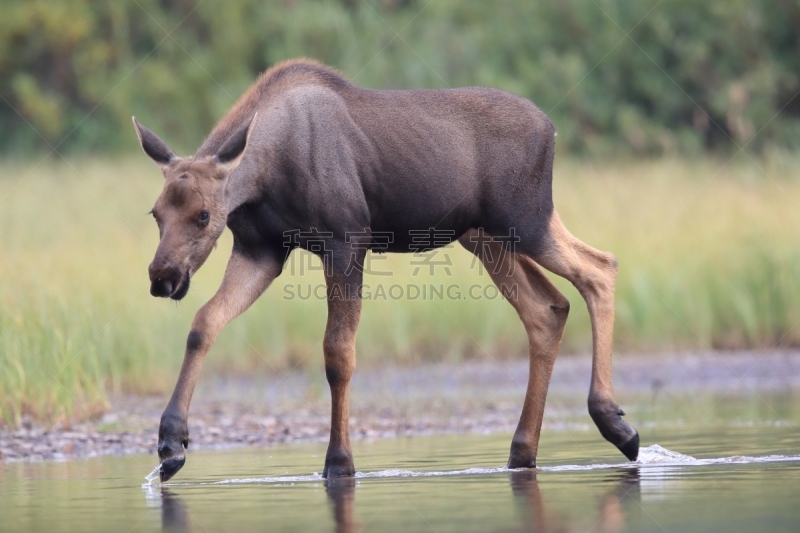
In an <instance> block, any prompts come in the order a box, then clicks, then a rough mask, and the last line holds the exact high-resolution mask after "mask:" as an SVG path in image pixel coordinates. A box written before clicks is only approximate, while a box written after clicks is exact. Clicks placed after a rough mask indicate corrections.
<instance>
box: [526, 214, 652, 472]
mask: <svg viewBox="0 0 800 533" xmlns="http://www.w3.org/2000/svg"><path fill="white" fill-rule="evenodd" d="M543 243H544V245H543V246H542V248H541V250H539V251H538V252H537V254H536V255H535V256H534V259H535V260H536V262H537V263H539V264H540V265H542V266H543V267H544V268H546V269H548V270H550V271H551V272H553V273H555V274H558V275H559V276H562V277H564V278H566V279H568V280H569V281H570V282H572V284H573V285H574V286H575V288H577V289H578V292H580V294H581V296H582V297H583V299H584V300H586V305H587V307H588V309H589V317H590V318H591V321H592V382H591V387H590V389H589V398H588V404H589V414H590V415H591V417H592V420H593V421H594V423H595V425H596V426H597V428H598V429H599V430H600V434H601V435H603V437H604V438H605V439H606V440H608V441H609V442H611V443H612V444H614V445H615V446H616V447H617V448H619V450H620V451H621V452H622V453H623V454H624V455H625V457H627V458H628V459H629V460H631V461H635V460H636V458H637V457H638V455H639V434H638V433H637V432H636V430H634V429H633V428H632V427H630V426H629V425H628V424H627V423H626V422H625V421H624V420H622V418H621V417H622V416H623V415H624V414H625V413H624V412H623V411H622V409H620V408H619V406H618V405H617V404H616V402H615V401H614V389H613V385H612V373H611V350H612V337H613V334H614V289H615V285H616V279H617V260H616V258H615V257H614V256H613V255H612V254H610V253H606V252H601V251H599V250H596V249H594V248H592V247H591V246H589V245H587V244H585V243H583V242H581V241H580V240H578V239H576V238H575V237H574V236H572V234H570V232H569V231H567V229H566V228H565V227H564V225H563V224H562V223H561V219H560V218H559V217H558V214H557V213H556V212H555V211H554V212H553V215H552V218H551V219H550V225H549V228H548V234H547V235H546V237H545V239H544V241H543Z"/></svg>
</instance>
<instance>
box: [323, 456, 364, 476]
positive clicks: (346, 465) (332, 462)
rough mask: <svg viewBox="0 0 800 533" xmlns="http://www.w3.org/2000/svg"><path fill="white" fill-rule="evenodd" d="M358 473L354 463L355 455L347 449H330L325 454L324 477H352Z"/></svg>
mask: <svg viewBox="0 0 800 533" xmlns="http://www.w3.org/2000/svg"><path fill="white" fill-rule="evenodd" d="M354 475H356V467H355V466H354V465H353V455H352V454H351V453H350V452H349V451H346V450H341V449H340V450H328V454H327V455H326V456H325V469H324V470H323V471H322V477H324V478H326V479H333V478H337V477H352V476H354Z"/></svg>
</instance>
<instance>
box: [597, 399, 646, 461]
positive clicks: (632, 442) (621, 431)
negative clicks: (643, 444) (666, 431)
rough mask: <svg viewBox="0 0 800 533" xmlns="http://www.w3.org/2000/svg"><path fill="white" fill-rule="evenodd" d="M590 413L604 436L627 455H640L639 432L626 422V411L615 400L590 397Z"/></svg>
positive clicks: (631, 458)
mask: <svg viewBox="0 0 800 533" xmlns="http://www.w3.org/2000/svg"><path fill="white" fill-rule="evenodd" d="M589 415H590V416H591V417H592V420H594V423H595V425H596V426H597V429H599V430H600V434H601V435H603V437H604V438H605V439H606V440H607V441H608V442H610V443H611V444H613V445H614V446H616V447H617V448H619V451H621V452H622V453H623V454H624V455H625V457H627V458H628V459H629V460H630V461H635V460H636V459H637V458H638V457H639V433H637V432H636V430H635V429H633V428H632V427H631V426H629V425H628V423H627V422H625V421H624V420H623V419H622V417H623V416H624V415H625V412H624V411H623V410H622V409H620V408H619V406H617V404H616V403H614V401H613V400H607V399H598V398H592V397H590V398H589Z"/></svg>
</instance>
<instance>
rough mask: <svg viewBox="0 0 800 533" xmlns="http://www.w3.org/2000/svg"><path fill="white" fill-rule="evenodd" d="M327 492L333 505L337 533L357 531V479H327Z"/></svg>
mask: <svg viewBox="0 0 800 533" xmlns="http://www.w3.org/2000/svg"><path fill="white" fill-rule="evenodd" d="M325 492H326V493H327V494H328V500H329V501H330V502H331V504H332V506H333V520H334V522H335V523H336V533H351V532H353V531H356V530H357V529H359V528H357V527H356V522H355V513H354V511H353V506H354V505H355V499H356V497H355V493H356V480H355V478H352V477H345V478H338V479H327V480H325Z"/></svg>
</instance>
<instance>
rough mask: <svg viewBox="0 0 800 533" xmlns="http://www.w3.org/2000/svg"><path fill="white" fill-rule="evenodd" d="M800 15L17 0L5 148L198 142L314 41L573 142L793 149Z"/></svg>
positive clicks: (2, 46)
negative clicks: (541, 122) (523, 107)
mask: <svg viewBox="0 0 800 533" xmlns="http://www.w3.org/2000/svg"><path fill="white" fill-rule="evenodd" d="M798 28H800V3H798V2H797V1H796V0H728V1H726V2H705V1H702V0H663V1H660V2H659V1H657V0H649V1H645V2H640V1H634V0H597V1H594V0H565V1H562V2H530V1H529V0H505V1H503V2H485V1H483V0H467V1H465V0H434V1H433V2H430V1H429V0H379V1H375V0H372V1H367V0H327V1H325V0H305V1H300V0H283V1H277V0H276V1H265V0H238V1H237V2H230V3H223V2H191V1H188V0H116V1H114V2H92V1H90V0H32V1H26V2H14V3H13V4H11V5H6V6H3V17H2V18H0V96H2V101H0V153H20V152H22V153H29V152H32V151H36V150H40V149H47V148H48V147H49V146H57V147H58V149H59V151H62V152H63V151H69V150H104V151H105V150H111V151H115V150H121V149H126V150H127V149H132V147H135V146H136V143H135V142H133V137H132V136H133V132H132V129H131V128H130V116H131V115H132V114H136V115H137V116H138V117H141V119H142V120H143V121H144V122H145V123H147V124H148V125H150V126H151V127H153V128H154V129H156V130H157V131H159V133H162V134H163V135H164V136H165V137H166V138H169V139H170V141H171V142H173V143H174V144H175V145H176V146H179V147H180V148H181V149H182V150H183V151H184V152H187V153H188V152H191V151H193V149H194V148H195V147H196V146H197V145H198V144H199V142H200V140H201V139H202V137H203V135H205V134H206V133H207V132H208V131H209V130H210V129H211V127H212V125H213V124H214V122H215V120H216V119H217V118H218V117H220V116H221V115H222V114H223V113H224V112H225V110H226V109H227V108H228V107H229V106H230V105H231V104H232V103H233V101H234V100H235V99H236V98H237V97H238V96H239V95H240V94H241V93H242V92H243V91H244V89H245V88H246V87H247V86H248V85H249V84H250V83H252V81H253V80H254V79H255V77H256V76H257V74H258V73H259V72H261V71H263V70H265V69H266V68H268V67H269V66H270V65H272V64H274V63H275V62H277V61H280V60H282V59H287V58H291V57H297V56H308V57H314V58H316V59H318V60H320V61H323V62H325V63H328V64H330V65H332V66H334V67H337V68H339V69H340V70H342V71H343V72H344V73H345V74H346V75H347V76H348V77H350V78H351V79H353V80H354V81H355V82H356V83H358V84H361V85H364V86H367V87H374V88H407V87H448V86H461V85H488V86H494V87H498V88H502V89H506V90H509V91H512V92H515V93H517V94H520V95H522V96H525V97H527V98H529V99H531V100H532V101H534V102H535V103H536V104H537V105H539V107H541V108H542V109H543V110H544V111H545V112H546V113H548V114H549V115H550V116H551V118H552V119H553V121H554V122H555V124H556V127H557V128H558V131H559V147H560V148H562V149H564V148H566V149H567V150H569V151H571V152H573V153H587V154H601V153H609V152H611V153H618V152H630V153H634V154H658V153H671V152H679V153H685V154H691V153H698V152H701V151H704V150H719V151H726V150H731V149H733V148H736V147H738V146H745V145H747V147H748V148H755V149H764V148H766V147H777V148H788V149H792V148H797V147H798V146H800V121H798V118H800V97H798V95H797V93H798V91H800V30H798ZM26 123H27V124H26ZM28 124H30V126H32V128H31V127H29V126H28Z"/></svg>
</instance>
